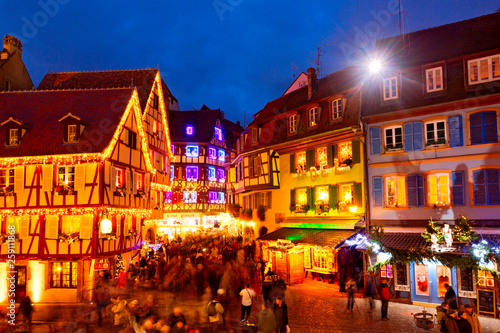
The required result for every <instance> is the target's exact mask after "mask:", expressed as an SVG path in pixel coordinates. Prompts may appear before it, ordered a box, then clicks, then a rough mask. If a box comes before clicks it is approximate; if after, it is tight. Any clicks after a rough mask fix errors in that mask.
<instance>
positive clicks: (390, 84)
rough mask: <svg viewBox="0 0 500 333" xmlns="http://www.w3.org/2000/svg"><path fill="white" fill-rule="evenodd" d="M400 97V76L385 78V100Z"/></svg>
mask: <svg viewBox="0 0 500 333" xmlns="http://www.w3.org/2000/svg"><path fill="white" fill-rule="evenodd" d="M396 98H398V78H397V76H392V77H389V78H386V79H384V101H388V100H391V99H396Z"/></svg>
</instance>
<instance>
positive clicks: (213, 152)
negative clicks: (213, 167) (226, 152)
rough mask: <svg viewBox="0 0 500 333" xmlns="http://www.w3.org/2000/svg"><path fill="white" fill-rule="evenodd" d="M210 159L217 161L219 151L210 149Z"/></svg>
mask: <svg viewBox="0 0 500 333" xmlns="http://www.w3.org/2000/svg"><path fill="white" fill-rule="evenodd" d="M208 158H209V159H211V160H216V159H217V149H215V148H212V147H208Z"/></svg>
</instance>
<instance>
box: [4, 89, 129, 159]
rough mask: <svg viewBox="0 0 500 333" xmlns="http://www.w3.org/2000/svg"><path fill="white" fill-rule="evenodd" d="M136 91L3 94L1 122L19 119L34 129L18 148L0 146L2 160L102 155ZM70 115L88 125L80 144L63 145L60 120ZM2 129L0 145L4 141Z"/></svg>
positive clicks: (100, 90) (106, 90) (34, 91)
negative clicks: (25, 157) (26, 157)
mask: <svg viewBox="0 0 500 333" xmlns="http://www.w3.org/2000/svg"><path fill="white" fill-rule="evenodd" d="M134 90H135V89H134V88H118V89H95V90H57V91H37V90H32V91H24V92H2V93H0V121H1V122H3V121H5V120H7V119H9V117H12V118H15V119H19V120H21V121H23V122H25V123H27V124H28V125H29V126H31V129H30V130H28V131H27V132H26V134H25V135H24V137H23V138H22V139H21V142H20V144H19V146H16V147H7V146H4V144H1V145H0V146H1V147H2V148H0V157H21V156H38V155H54V154H75V153H76V154H78V153H98V152H102V151H103V150H104V149H105V148H106V147H107V146H108V145H109V143H110V141H111V139H112V137H113V134H114V132H115V131H116V129H117V127H118V124H119V123H120V120H121V118H122V116H123V114H124V112H125V110H126V108H127V105H128V103H129V101H130V99H131V97H132V96H133V92H134ZM68 113H71V114H72V115H74V116H77V117H79V118H81V119H82V120H84V121H85V122H87V123H89V125H88V126H87V127H85V130H84V131H83V133H82V137H81V138H80V141H79V143H77V144H64V143H63V139H64V128H63V124H61V123H60V122H59V121H58V120H59V119H61V118H62V117H64V116H65V115H67V114H68ZM5 138H6V133H5V128H4V127H3V126H0V141H3V140H5Z"/></svg>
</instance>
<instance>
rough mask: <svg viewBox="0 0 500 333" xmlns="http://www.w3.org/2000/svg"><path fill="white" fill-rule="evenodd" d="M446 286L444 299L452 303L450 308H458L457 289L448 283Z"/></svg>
mask: <svg viewBox="0 0 500 333" xmlns="http://www.w3.org/2000/svg"><path fill="white" fill-rule="evenodd" d="M444 287H445V288H446V294H444V301H445V302H447V303H448V304H450V309H452V310H456V309H458V305H457V295H456V294H455V290H453V288H452V287H451V286H450V285H449V284H448V283H445V284H444Z"/></svg>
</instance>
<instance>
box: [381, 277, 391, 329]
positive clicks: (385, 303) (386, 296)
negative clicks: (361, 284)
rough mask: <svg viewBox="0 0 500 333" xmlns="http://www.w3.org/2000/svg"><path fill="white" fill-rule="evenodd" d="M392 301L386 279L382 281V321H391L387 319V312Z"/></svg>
mask: <svg viewBox="0 0 500 333" xmlns="http://www.w3.org/2000/svg"><path fill="white" fill-rule="evenodd" d="M390 299H391V291H390V290H389V285H388V284H387V280H386V279H382V281H380V300H381V301H382V309H381V310H382V320H389V318H387V311H388V309H389V300H390Z"/></svg>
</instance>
